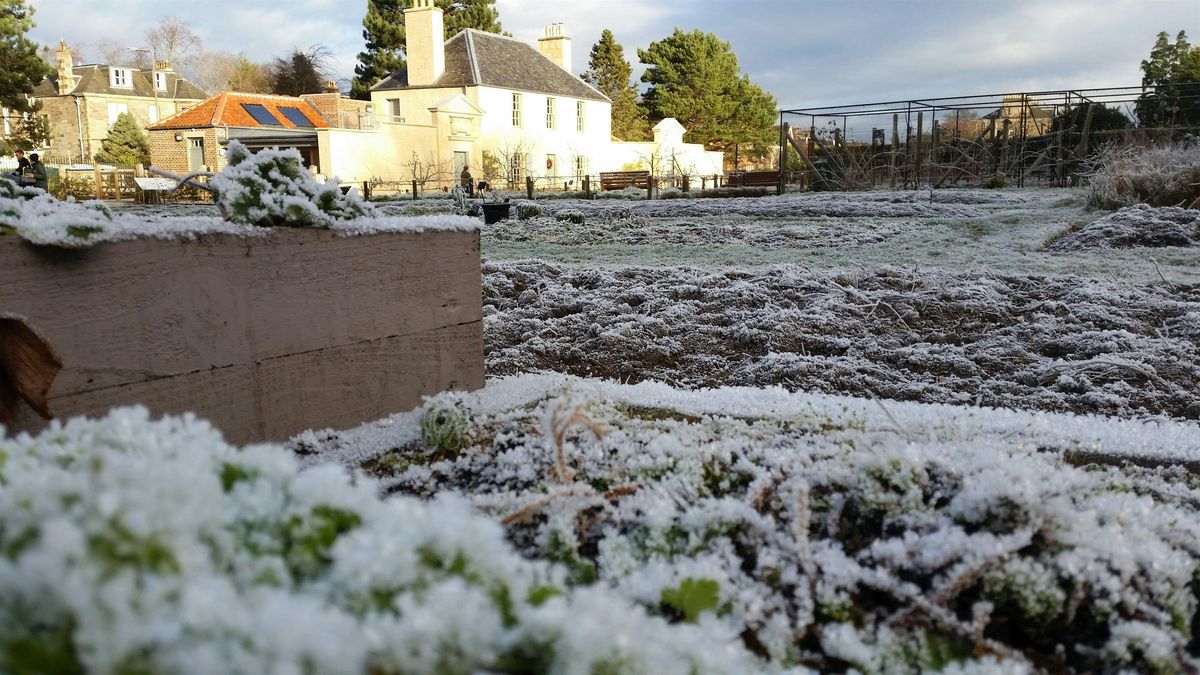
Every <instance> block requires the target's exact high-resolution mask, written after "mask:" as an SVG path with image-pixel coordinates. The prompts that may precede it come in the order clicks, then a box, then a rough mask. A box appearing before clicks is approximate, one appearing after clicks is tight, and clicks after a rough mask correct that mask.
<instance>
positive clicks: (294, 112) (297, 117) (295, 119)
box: [279, 105, 314, 127]
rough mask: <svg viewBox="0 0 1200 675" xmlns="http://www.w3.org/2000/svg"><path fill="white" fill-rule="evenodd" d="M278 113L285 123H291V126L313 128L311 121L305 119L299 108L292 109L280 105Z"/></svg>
mask: <svg viewBox="0 0 1200 675" xmlns="http://www.w3.org/2000/svg"><path fill="white" fill-rule="evenodd" d="M279 112H280V113H281V114H282V115H283V116H284V117H286V118H287V121H289V122H291V123H292V124H294V125H296V126H297V127H312V126H314V125H313V123H312V121H311V120H309V119H308V118H307V117H305V115H304V112H303V111H302V110H300V109H299V108H293V107H290V106H282V105H281V106H279Z"/></svg>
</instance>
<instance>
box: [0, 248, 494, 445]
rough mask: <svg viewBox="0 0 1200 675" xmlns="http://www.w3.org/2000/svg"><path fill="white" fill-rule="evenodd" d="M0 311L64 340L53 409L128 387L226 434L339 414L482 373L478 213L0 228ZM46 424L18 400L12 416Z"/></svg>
mask: <svg viewBox="0 0 1200 675" xmlns="http://www.w3.org/2000/svg"><path fill="white" fill-rule="evenodd" d="M0 313H5V314H10V315H16V316H18V317H21V318H22V319H24V320H25V321H26V323H27V324H28V325H29V326H31V327H33V328H34V329H35V330H36V331H37V332H39V333H40V334H41V335H42V336H43V337H44V338H45V339H46V341H47V342H48V343H49V344H50V345H51V346H52V347H53V349H54V350H55V352H56V353H57V354H58V356H59V357H60V358H61V360H62V362H63V369H62V370H61V371H60V372H59V373H58V376H57V378H56V379H55V381H54V384H53V387H52V388H51V390H50V394H49V409H50V411H51V413H52V414H53V415H54V416H55V417H57V418H66V417H70V416H74V415H81V414H86V415H98V414H101V413H103V412H105V411H106V410H108V409H109V408H110V407H113V406H118V405H127V404H135V403H140V404H143V405H145V406H147V407H148V408H150V410H151V411H152V412H153V413H155V414H162V413H179V412H184V411H192V412H195V413H196V414H197V415H199V416H201V417H204V418H207V419H209V420H211V421H212V422H213V423H214V424H216V425H217V426H218V427H219V428H220V429H222V431H223V432H224V433H225V435H226V437H227V438H228V439H229V440H230V441H232V442H234V443H245V442H249V441H265V440H282V439H285V438H288V437H289V436H291V435H293V434H295V433H297V432H299V431H302V430H304V429H321V428H325V427H333V428H345V427H349V426H353V425H356V424H359V423H361V422H364V421H367V420H371V419H375V418H378V417H381V416H384V415H387V414H389V413H392V412H396V411H400V410H407V409H411V408H413V407H415V406H416V405H419V404H420V402H421V397H422V396H423V395H427V394H434V393H437V392H440V391H444V390H447V389H475V388H478V387H481V386H483V381H484V375H483V328H482V326H483V325H482V309H481V293H480V260H479V233H478V232H477V231H475V232H467V231H461V232H460V231H429V232H421V233H388V234H375V235H369V236H357V237H346V236H338V235H337V234H336V233H334V232H331V231H328V230H314V229H278V230H275V231H274V232H273V233H271V234H270V235H268V236H265V237H262V238H240V237H234V236H228V235H203V236H200V237H197V238H196V239H194V240H179V241H168V240H158V239H140V240H135V241H126V242H119V243H107V244H99V245H96V246H94V247H91V248H86V249H59V248H52V247H37V246H32V245H30V244H28V243H26V242H24V241H23V240H20V239H19V238H17V237H0ZM44 425H45V422H44V421H43V420H42V419H40V417H39V416H38V415H37V414H36V413H35V412H34V411H33V410H32V409H31V408H29V407H28V406H26V405H24V404H21V405H20V406H19V409H18V412H17V415H16V419H15V422H14V423H13V424H12V425H10V432H11V431H22V430H36V429H39V428H41V427H42V426H44Z"/></svg>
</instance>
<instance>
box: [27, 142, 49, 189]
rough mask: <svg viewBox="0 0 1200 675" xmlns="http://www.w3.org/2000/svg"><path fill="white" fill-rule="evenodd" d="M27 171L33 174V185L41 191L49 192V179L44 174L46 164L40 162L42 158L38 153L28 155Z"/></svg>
mask: <svg viewBox="0 0 1200 675" xmlns="http://www.w3.org/2000/svg"><path fill="white" fill-rule="evenodd" d="M29 172H30V174H32V175H33V186H34V187H35V188H37V189H39V190H42V191H43V192H49V191H50V187H49V183H50V181H49V179H48V178H47V176H46V165H45V164H42V159H41V158H40V157H38V154H37V153H36V152H35V153H32V154H30V155H29Z"/></svg>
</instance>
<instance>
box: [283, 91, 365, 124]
mask: <svg viewBox="0 0 1200 675" xmlns="http://www.w3.org/2000/svg"><path fill="white" fill-rule="evenodd" d="M300 98H302V99H304V100H305V101H307V102H308V103H309V104H310V105H311V106H312V107H314V108H316V109H317V112H319V113H321V114H322V115H324V116H325V119H327V120H329V123H330V124H332V125H333V126H335V127H338V128H341V129H359V128H361V127H362V126H364V125H361V124H360V120H362V119H364V118H365V117H366V115H367V114H368V111H367V109H368V108H370V107H371V102H370V101H359V100H357V99H353V98H345V97H344V96H342V95H341V94H338V93H335V92H330V93H326V94H304V95H303V96H301V97H300Z"/></svg>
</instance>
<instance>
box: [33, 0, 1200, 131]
mask: <svg viewBox="0 0 1200 675" xmlns="http://www.w3.org/2000/svg"><path fill="white" fill-rule="evenodd" d="M29 2H30V4H32V5H33V6H34V7H35V8H36V10H37V13H36V15H35V19H36V21H37V23H38V25H37V27H36V28H35V29H34V32H33V37H34V38H35V39H37V40H38V41H39V42H43V43H48V44H54V43H56V42H57V41H58V40H59V39H66V40H67V41H68V42H70V43H72V44H79V45H83V46H84V48H85V49H86V48H87V46H88V45H90V44H91V43H94V42H96V41H97V40H101V39H105V38H107V39H111V40H115V41H118V42H122V43H127V44H129V45H130V46H142V45H143V44H144V43H145V38H144V37H143V36H144V33H145V30H146V28H148V27H150V26H151V25H153V24H154V23H155V22H156V21H157V19H158V18H159V17H161V16H163V15H164V14H172V15H174V16H178V17H179V18H181V19H183V20H184V21H185V22H187V23H188V24H190V25H191V26H192V27H193V29H194V30H195V32H196V33H198V34H199V35H200V36H201V38H202V39H203V40H204V45H205V48H206V49H209V50H220V51H231V52H244V53H245V54H246V55H247V56H249V57H250V58H251V59H254V60H260V61H267V60H270V59H271V58H272V57H274V56H277V55H281V54H284V53H286V52H289V51H290V50H291V48H292V47H296V46H299V47H307V46H309V45H312V44H316V43H320V44H324V45H326V46H327V47H328V48H329V49H330V50H331V51H332V52H333V53H334V55H335V59H334V64H333V65H334V66H335V68H336V70H337V71H338V75H339V76H345V77H348V76H350V75H352V74H353V69H354V62H355V56H356V54H357V53H358V52H359V51H360V50H361V49H362V47H363V40H362V26H361V22H362V16H363V14H364V13H365V11H366V0H286V1H284V0H272V1H270V2H261V1H259V0H206V2H196V3H178V4H175V3H163V2H162V1H161V0H107V1H106V2H96V1H95V0H29ZM171 5H174V6H171ZM496 7H497V9H498V10H499V12H500V20H501V23H502V24H503V26H504V28H505V30H507V31H509V32H511V33H512V34H513V36H514V37H517V38H520V39H523V40H528V41H531V42H532V41H534V40H536V38H537V37H539V36H540V35H541V34H542V30H543V27H544V26H545V24H547V23H551V22H556V21H561V22H564V23H566V27H567V31H568V34H569V35H571V36H572V37H573V38H574V64H575V71H576V72H581V71H582V70H584V69H585V68H586V64H587V56H588V50H589V49H590V48H591V46H592V44H594V43H595V41H596V40H597V38H598V37H599V35H600V31H601V30H602V29H604V28H610V29H612V31H613V32H614V33H615V34H616V37H617V40H618V41H619V42H621V43H622V44H623V45H624V46H625V51H626V56H627V57H628V58H629V60H630V61H631V62H633V63H634V67H635V69H636V68H638V66H637V63H636V57H637V48H639V47H643V48H644V47H646V46H647V45H648V44H649V43H650V42H651V41H653V40H655V39H659V38H662V37H664V36H666V35H669V34H670V33H671V31H672V30H674V29H675V28H676V27H679V28H683V29H685V30H691V29H694V28H699V29H701V30H704V31H709V32H713V33H716V34H717V35H718V36H720V37H721V38H722V39H725V40H727V41H729V42H730V43H731V44H732V45H733V49H734V51H735V52H736V53H737V55H738V58H739V60H740V62H741V64H742V68H743V69H744V70H745V71H746V72H747V73H748V74H749V75H750V77H751V79H753V80H754V81H755V82H757V83H759V84H761V85H762V86H764V87H765V88H766V89H768V90H769V91H771V92H772V93H773V94H775V96H776V98H778V99H779V101H780V103H781V104H782V105H783V106H785V107H789V108H794V107H808V106H815V105H832V104H837V103H853V102H866V101H875V100H894V99H908V98H921V97H931V96H939V95H940V96H950V95H966V94H977V93H978V94H982V93H994V92H1000V91H1031V90H1045V89H1061V88H1091V87H1104V86H1125V85H1133V84H1138V83H1140V81H1141V74H1140V71H1139V70H1138V64H1139V62H1140V61H1141V60H1142V59H1143V58H1146V56H1147V55H1148V54H1149V52H1150V48H1151V46H1152V45H1153V43H1154V38H1155V35H1156V34H1157V33H1158V32H1159V31H1162V30H1165V31H1168V32H1169V33H1171V34H1172V35H1174V34H1175V33H1176V32H1177V31H1179V30H1187V31H1188V33H1189V34H1190V35H1192V36H1193V38H1195V39H1196V40H1197V41H1198V42H1200V0H658V1H655V2H644V1H638V0H573V1H567V0H497V2H496ZM85 56H87V57H88V58H89V59H94V58H96V56H97V54H96V52H95V51H93V52H92V53H91V54H85Z"/></svg>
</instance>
